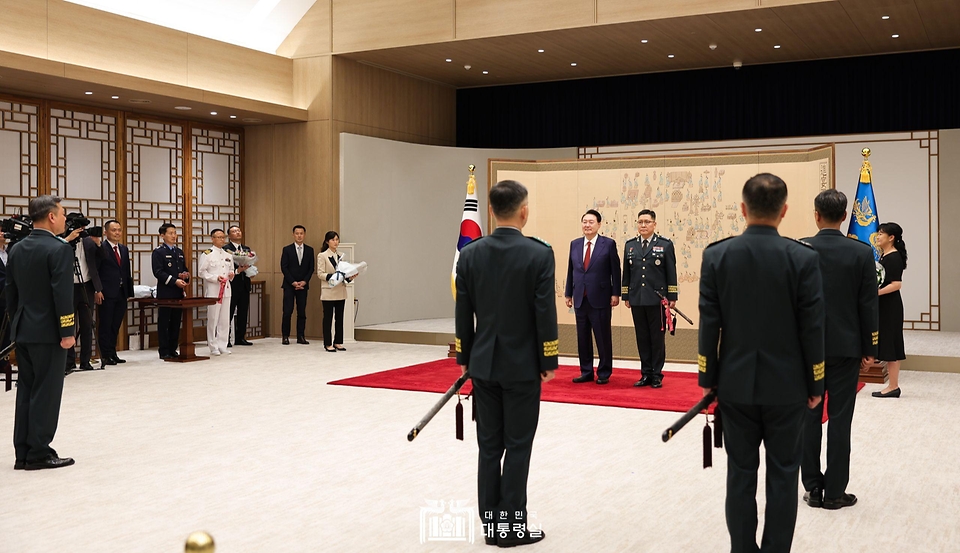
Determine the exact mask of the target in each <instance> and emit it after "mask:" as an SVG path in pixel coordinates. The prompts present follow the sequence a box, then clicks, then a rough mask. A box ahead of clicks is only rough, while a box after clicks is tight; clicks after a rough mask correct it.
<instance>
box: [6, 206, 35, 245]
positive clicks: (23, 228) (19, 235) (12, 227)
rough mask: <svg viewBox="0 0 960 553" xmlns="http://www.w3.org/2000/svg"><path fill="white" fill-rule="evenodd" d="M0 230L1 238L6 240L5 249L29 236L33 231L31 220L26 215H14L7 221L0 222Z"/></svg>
mask: <svg viewBox="0 0 960 553" xmlns="http://www.w3.org/2000/svg"><path fill="white" fill-rule="evenodd" d="M0 230H2V231H3V237H4V238H6V240H7V249H8V251H9V249H10V247H11V246H13V245H14V244H16V243H17V242H19V241H20V240H23V239H24V238H26V237H27V236H30V232H31V231H33V220H32V219H30V217H29V216H28V215H23V214H19V215H14V216H13V217H10V218H9V219H4V220H3V221H2V222H0Z"/></svg>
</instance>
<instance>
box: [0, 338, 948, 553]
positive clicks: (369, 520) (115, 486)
mask: <svg viewBox="0 0 960 553" xmlns="http://www.w3.org/2000/svg"><path fill="white" fill-rule="evenodd" d="M348 347H349V349H350V351H348V352H346V353H338V354H336V355H331V354H327V353H324V352H323V350H322V346H320V345H319V344H316V343H314V344H311V345H310V346H297V345H291V346H281V345H280V344H279V341H277V340H265V341H259V342H257V343H256V345H255V346H254V347H249V348H234V350H235V351H236V353H234V354H233V355H230V356H224V357H221V358H218V359H213V360H211V361H206V362H201V363H193V364H187V365H174V364H170V363H162V362H160V361H159V360H157V359H155V357H154V356H155V355H156V353H155V351H148V352H129V353H127V355H126V356H125V357H126V358H127V359H128V360H129V362H128V363H127V364H125V365H123V366H122V368H115V367H111V368H110V369H109V370H107V371H104V372H93V373H81V374H76V375H72V376H70V377H68V378H67V383H66V384H67V385H66V390H65V392H64V402H63V410H62V414H61V424H60V429H59V432H58V434H57V439H56V441H55V442H54V445H55V446H56V447H57V449H58V451H59V452H60V453H61V454H63V455H68V456H73V457H75V458H76V459H77V464H76V465H75V466H73V467H69V468H66V469H60V470H55V471H41V472H32V473H31V472H22V471H16V472H15V471H13V470H12V464H13V450H12V447H10V446H9V445H8V446H5V447H2V448H0V552H2V553H21V552H31V553H32V552H38V553H39V552H49V551H58V552H70V553H74V552H76V553H83V552H118V553H119V552H124V553H126V552H145V553H146V552H149V553H160V552H171V553H172V552H176V551H182V550H183V549H182V548H183V540H184V538H185V537H186V535H187V534H188V533H190V532H191V531H193V530H197V529H205V530H207V531H209V532H210V533H211V534H213V536H214V537H215V538H216V540H217V544H218V548H217V550H218V551H219V552H220V553H252V552H260V551H278V552H284V553H286V552H318V551H344V552H353V551H360V552H366V551H370V552H374V551H376V552H389V551H417V552H419V551H424V552H428V551H429V552H445V551H466V550H485V549H483V548H484V546H483V545H481V544H480V543H477V544H473V545H468V544H457V543H436V542H429V543H425V544H421V543H420V516H421V515H420V509H421V507H425V506H426V505H427V501H430V500H441V499H442V500H466V501H467V504H468V505H469V506H474V505H475V504H476V489H475V474H476V444H475V435H474V432H473V429H472V428H471V427H469V426H468V429H467V439H466V441H464V442H457V441H455V440H454V438H453V408H452V406H448V407H447V408H446V409H445V410H444V411H443V412H441V413H440V414H439V415H438V418H437V419H435V420H434V422H433V423H432V424H431V425H430V426H428V427H427V429H426V430H425V431H424V432H423V434H421V436H420V437H419V438H417V440H416V441H415V442H413V443H408V442H407V441H406V434H407V432H408V431H409V430H410V428H411V427H412V426H413V424H415V423H416V421H417V420H419V418H420V417H421V416H422V415H423V414H424V412H426V410H427V409H428V408H429V407H430V406H431V405H432V404H433V402H434V401H435V400H436V399H437V397H438V396H437V395H436V394H426V393H415V392H402V391H390V390H373V389H365V388H352V387H342V386H328V385H326V382H328V381H330V380H334V379H338V378H343V377H347V376H352V375H359V374H364V373H369V372H372V371H376V370H383V369H388V368H393V367H398V366H403V365H407V364H413V363H419V362H423V361H429V360H433V359H437V358H440V357H443V356H444V354H445V348H442V347H432V346H408V345H393V344H373V343H357V344H350V345H348ZM625 365H629V364H625ZM681 368H682V369H683V370H689V367H681ZM878 387H879V386H877V385H871V386H867V388H866V389H865V390H864V391H863V392H861V394H860V398H859V399H860V402H859V403H858V406H857V415H856V419H855V421H854V436H853V440H854V456H853V476H852V479H851V483H850V487H849V491H851V492H853V493H856V494H857V495H858V496H859V497H860V503H859V504H858V505H857V506H856V507H854V508H851V509H844V510H842V511H838V512H828V511H823V510H813V509H809V508H807V507H806V506H805V505H803V504H802V503H801V505H800V510H799V518H798V521H797V533H796V537H795V540H794V551H798V552H806V551H822V552H827V551H829V552H847V551H850V552H852V551H858V552H859V551H862V552H901V551H902V552H911V553H913V552H928V551H929V552H953V551H960V529H958V528H960V463H958V459H960V440H958V438H957V431H956V428H957V421H958V420H960V402H958V401H957V391H958V390H960V375H952V374H935V373H917V372H910V373H905V374H904V376H903V379H902V387H903V390H904V395H903V397H902V398H901V399H899V400H877V399H873V398H870V397H869V393H870V391H872V390H876V389H878ZM13 403H14V393H13V392H9V393H5V394H0V413H3V421H4V423H3V424H2V425H0V426H2V428H0V435H5V436H8V437H9V436H10V433H11V429H12V425H13V422H12V419H13ZM468 413H469V411H468ZM675 418H676V414H673V413H661V412H652V411H639V410H631V409H617V408H604V407H590V406H579V405H566V404H555V403H544V404H543V406H542V415H541V421H540V430H539V433H538V436H537V441H536V445H535V448H534V458H533V465H532V470H531V479H530V508H531V509H532V510H535V511H536V513H537V520H538V521H539V522H540V523H542V525H543V528H544V530H545V531H546V532H547V534H548V537H547V539H546V541H544V542H543V543H542V544H539V545H537V546H535V547H531V548H529V549H530V550H536V551H549V552H554V551H556V552H567V551H569V552H580V551H604V552H606V551H610V552H620V551H639V552H705V551H724V550H727V548H728V547H729V541H728V539H727V534H726V529H725V526H724V520H723V493H724V471H725V457H724V456H723V455H722V454H719V455H715V459H714V462H715V466H714V468H712V469H710V470H702V469H701V468H700V426H701V423H695V424H694V426H693V427H692V428H688V429H687V430H686V431H684V432H683V433H681V434H679V435H678V436H677V437H676V438H675V439H674V440H673V441H671V442H670V443H669V444H663V443H661V441H660V433H661V431H662V430H663V429H664V428H665V427H666V426H667V425H669V424H670V423H671V422H672V421H673V420H674V419H675ZM7 439H8V440H9V438H7ZM7 443H8V444H9V441H8V442H7ZM760 488H761V490H762V485H761V486H760ZM761 501H762V498H761ZM798 501H799V494H798ZM761 505H762V504H761ZM761 509H762V507H761Z"/></svg>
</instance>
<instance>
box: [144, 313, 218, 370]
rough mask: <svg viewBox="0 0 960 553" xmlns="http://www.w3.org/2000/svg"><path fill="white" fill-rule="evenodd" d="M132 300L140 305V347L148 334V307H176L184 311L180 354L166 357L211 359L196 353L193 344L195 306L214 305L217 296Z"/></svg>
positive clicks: (176, 361)
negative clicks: (146, 315)
mask: <svg viewBox="0 0 960 553" xmlns="http://www.w3.org/2000/svg"><path fill="white" fill-rule="evenodd" d="M130 301H132V302H134V303H137V304H139V306H140V349H141V350H142V349H143V337H144V336H145V335H146V334H147V322H146V317H145V314H146V309H147V308H148V307H174V308H177V309H180V310H181V311H182V313H183V320H182V321H181V322H180V355H178V356H177V357H171V358H170V359H164V361H170V362H172V363H187V362H190V361H202V360H204V359H210V358H209V357H203V356H200V355H197V354H196V353H195V349H194V345H193V308H194V307H201V306H204V305H213V304H215V303H217V298H181V299H158V298H131V299H130Z"/></svg>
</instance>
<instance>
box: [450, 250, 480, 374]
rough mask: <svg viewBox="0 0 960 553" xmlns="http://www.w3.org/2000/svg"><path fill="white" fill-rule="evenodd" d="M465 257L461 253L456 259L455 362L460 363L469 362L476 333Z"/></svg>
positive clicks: (466, 363) (465, 363)
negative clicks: (457, 259)
mask: <svg viewBox="0 0 960 553" xmlns="http://www.w3.org/2000/svg"><path fill="white" fill-rule="evenodd" d="M467 257H468V256H464V255H463V254H462V253H461V255H460V259H459V261H457V280H456V285H457V305H456V311H455V317H456V319H455V320H456V333H457V334H456V350H457V363H458V364H460V365H468V364H469V362H470V349H471V348H472V347H473V337H474V335H475V334H476V328H474V319H473V315H474V305H473V300H472V299H471V297H470V289H469V285H468V284H467V278H466V274H467V272H468V271H469V270H470V267H469V261H468V259H467ZM468 368H469V367H468Z"/></svg>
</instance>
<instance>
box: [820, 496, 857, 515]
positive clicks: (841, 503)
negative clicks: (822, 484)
mask: <svg viewBox="0 0 960 553" xmlns="http://www.w3.org/2000/svg"><path fill="white" fill-rule="evenodd" d="M856 504H857V496H855V495H853V494H852V493H845V494H843V495H841V496H840V497H838V498H837V499H827V498H826V497H825V498H823V508H824V509H830V510H831V511H835V510H837V509H842V508H844V507H852V506H854V505H856Z"/></svg>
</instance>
